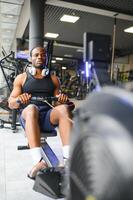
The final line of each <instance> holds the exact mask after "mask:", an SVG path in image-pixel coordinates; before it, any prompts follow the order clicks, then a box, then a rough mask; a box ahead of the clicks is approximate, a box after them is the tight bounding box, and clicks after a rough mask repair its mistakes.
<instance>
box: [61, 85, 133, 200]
mask: <svg viewBox="0 0 133 200" xmlns="http://www.w3.org/2000/svg"><path fill="white" fill-rule="evenodd" d="M132 116H133V94H132V93H130V92H127V91H125V90H123V89H120V88H116V87H103V88H102V89H101V90H100V91H99V92H92V93H91V94H89V95H88V97H87V99H86V101H85V102H83V103H82V106H81V107H80V108H79V109H78V110H77V111H76V115H75V118H74V121H75V123H74V128H73V133H72V138H71V144H70V162H69V168H68V170H67V173H68V174H69V176H66V181H65V182H66V187H65V188H66V191H65V194H66V199H67V200H74V199H76V200H85V199H87V200H92V199H93V200H96V199H97V200H105V199H106V200H125V199H128V200H132V199H133V192H132V187H133V123H132ZM77 155H78V156H77Z"/></svg>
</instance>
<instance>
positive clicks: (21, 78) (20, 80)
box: [15, 72, 27, 83]
mask: <svg viewBox="0 0 133 200" xmlns="http://www.w3.org/2000/svg"><path fill="white" fill-rule="evenodd" d="M26 77H27V74H26V72H23V73H21V74H18V75H17V76H16V78H15V82H18V83H23V81H24V80H25V79H26Z"/></svg>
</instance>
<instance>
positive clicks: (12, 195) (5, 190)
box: [0, 101, 82, 200]
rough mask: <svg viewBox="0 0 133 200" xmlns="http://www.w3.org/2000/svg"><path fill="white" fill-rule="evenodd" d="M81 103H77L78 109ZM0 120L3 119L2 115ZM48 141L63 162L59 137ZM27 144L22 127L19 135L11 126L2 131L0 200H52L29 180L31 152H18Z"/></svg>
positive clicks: (0, 143)
mask: <svg viewBox="0 0 133 200" xmlns="http://www.w3.org/2000/svg"><path fill="white" fill-rule="evenodd" d="M80 102H82V101H76V102H75V104H76V108H77V107H78V106H79V104H80ZM0 118H1V119H3V117H2V116H1V115H0ZM47 141H48V143H49V145H50V146H51V147H52V149H53V150H54V152H55V153H56V155H57V156H58V158H59V159H60V161H62V150H61V141H60V138H59V136H58V135H57V136H56V137H50V138H47ZM26 144H27V142H26V138H25V136H24V132H23V129H22V128H21V127H18V131H17V133H13V132H12V130H11V129H10V125H5V128H3V129H0V200H18V199H19V200H27V199H32V200H44V199H45V200H52V199H51V198H49V197H47V196H44V195H42V194H40V193H38V192H35V191H34V190H33V189H32V187H33V184H34V181H32V180H30V179H29V178H27V172H28V171H29V170H30V169H31V168H32V161H31V157H30V154H29V150H23V151H18V150H17V146H18V145H26Z"/></svg>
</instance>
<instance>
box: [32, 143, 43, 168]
mask: <svg viewBox="0 0 133 200" xmlns="http://www.w3.org/2000/svg"><path fill="white" fill-rule="evenodd" d="M30 154H31V156H32V160H33V165H36V164H37V163H38V162H39V161H40V160H41V158H42V150H41V147H35V148H31V149H30Z"/></svg>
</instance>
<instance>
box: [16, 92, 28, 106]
mask: <svg viewBox="0 0 133 200" xmlns="http://www.w3.org/2000/svg"><path fill="white" fill-rule="evenodd" d="M30 99H31V94H28V93H23V94H21V95H19V96H18V97H17V102H18V103H21V104H28V103H29V100H30Z"/></svg>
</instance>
